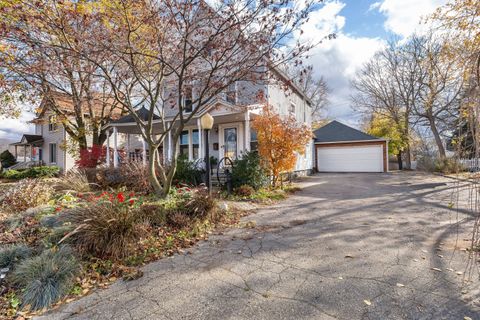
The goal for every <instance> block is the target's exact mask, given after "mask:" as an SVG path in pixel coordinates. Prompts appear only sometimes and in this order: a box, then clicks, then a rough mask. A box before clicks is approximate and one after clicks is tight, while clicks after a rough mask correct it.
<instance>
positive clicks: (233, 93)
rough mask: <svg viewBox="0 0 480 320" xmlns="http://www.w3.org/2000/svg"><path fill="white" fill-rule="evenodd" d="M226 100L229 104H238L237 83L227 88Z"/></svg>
mask: <svg viewBox="0 0 480 320" xmlns="http://www.w3.org/2000/svg"><path fill="white" fill-rule="evenodd" d="M226 100H227V102H228V103H231V104H236V103H237V83H236V82H234V83H232V84H230V85H229V86H228V87H227V94H226Z"/></svg>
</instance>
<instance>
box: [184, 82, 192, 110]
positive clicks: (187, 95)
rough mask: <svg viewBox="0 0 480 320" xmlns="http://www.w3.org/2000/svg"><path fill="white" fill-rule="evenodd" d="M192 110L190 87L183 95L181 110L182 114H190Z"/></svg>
mask: <svg viewBox="0 0 480 320" xmlns="http://www.w3.org/2000/svg"><path fill="white" fill-rule="evenodd" d="M192 108H193V90H192V87H190V86H189V87H186V88H185V93H184V95H183V110H184V112H192Z"/></svg>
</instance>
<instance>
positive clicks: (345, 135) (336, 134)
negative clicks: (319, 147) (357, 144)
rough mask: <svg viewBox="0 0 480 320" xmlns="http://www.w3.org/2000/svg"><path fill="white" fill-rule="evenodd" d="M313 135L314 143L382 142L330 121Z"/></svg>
mask: <svg viewBox="0 0 480 320" xmlns="http://www.w3.org/2000/svg"><path fill="white" fill-rule="evenodd" d="M313 134H314V137H315V143H328V142H347V141H371V140H379V141H383V140H384V139H381V138H377V137H374V136H371V135H369V134H366V133H364V132H362V131H360V130H357V129H354V128H352V127H349V126H347V125H344V124H343V123H340V122H338V121H332V122H330V123H328V124H326V125H324V126H323V127H321V128H319V129H317V130H315V131H314V132H313Z"/></svg>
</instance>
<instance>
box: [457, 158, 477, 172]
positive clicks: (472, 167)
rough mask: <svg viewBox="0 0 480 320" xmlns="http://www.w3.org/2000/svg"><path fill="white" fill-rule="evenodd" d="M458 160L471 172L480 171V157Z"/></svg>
mask: <svg viewBox="0 0 480 320" xmlns="http://www.w3.org/2000/svg"><path fill="white" fill-rule="evenodd" d="M458 162H460V163H461V164H462V165H463V166H464V167H465V169H467V170H468V171H471V172H476V171H480V158H475V159H459V160H458Z"/></svg>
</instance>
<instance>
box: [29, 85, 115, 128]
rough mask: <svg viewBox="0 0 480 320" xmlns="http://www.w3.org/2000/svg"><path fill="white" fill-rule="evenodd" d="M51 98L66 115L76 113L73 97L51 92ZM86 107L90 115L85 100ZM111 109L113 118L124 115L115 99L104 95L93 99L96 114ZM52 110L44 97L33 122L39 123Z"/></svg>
mask: <svg viewBox="0 0 480 320" xmlns="http://www.w3.org/2000/svg"><path fill="white" fill-rule="evenodd" d="M49 97H50V98H51V99H53V100H54V101H55V104H56V105H57V107H58V108H59V109H60V110H61V111H62V112H65V113H74V111H75V107H74V105H73V101H72V97H71V95H68V94H66V93H64V92H58V91H51V92H50V93H49ZM84 107H85V113H88V104H87V101H86V100H84V101H82V109H83V108H84ZM109 107H111V108H112V109H113V111H112V116H113V117H118V116H120V115H121V114H122V111H123V110H122V107H120V106H117V103H116V101H115V99H114V98H113V97H106V98H105V97H104V96H103V95H102V94H98V93H96V94H94V95H93V99H92V109H93V111H94V112H96V113H101V112H102V110H104V108H105V111H107V110H108V108H109ZM50 108H51V105H50V103H49V99H47V97H46V96H44V97H43V99H42V102H41V103H40V107H39V108H38V111H37V115H36V116H37V117H36V118H35V119H33V120H32V121H31V122H33V123H34V122H39V121H40V120H41V118H42V117H43V115H44V114H45V112H46V111H47V110H48V109H50Z"/></svg>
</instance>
